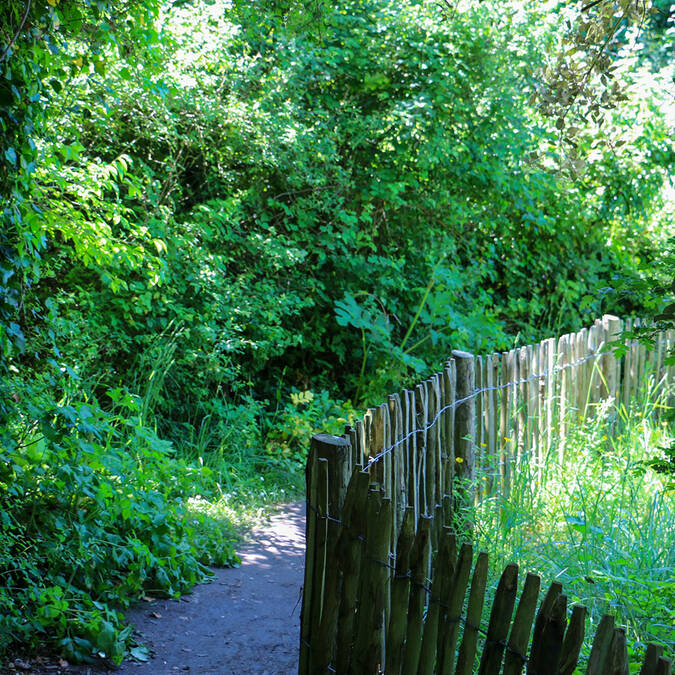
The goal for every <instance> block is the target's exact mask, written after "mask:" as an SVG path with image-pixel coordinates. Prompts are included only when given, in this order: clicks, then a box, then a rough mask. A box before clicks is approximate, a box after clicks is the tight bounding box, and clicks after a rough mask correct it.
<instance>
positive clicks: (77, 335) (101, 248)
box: [0, 0, 675, 663]
mask: <svg viewBox="0 0 675 675" xmlns="http://www.w3.org/2000/svg"><path fill="white" fill-rule="evenodd" d="M655 4H658V5H659V7H660V8H661V10H662V11H666V13H667V7H665V5H666V4H667V3H655ZM8 5H9V9H8V10H7V11H6V12H5V13H4V14H3V17H2V18H1V19H0V70H1V74H2V77H1V79H0V128H1V129H2V135H1V137H0V144H1V146H2V147H0V190H1V191H2V194H3V197H4V201H3V210H2V214H1V219H2V224H1V225H0V442H1V444H2V445H1V448H0V560H1V563H0V575H1V576H2V580H3V583H2V584H1V585H0V654H1V653H3V652H7V651H9V650H12V649H17V648H18V647H21V648H22V649H30V648H36V647H38V646H39V645H42V644H44V643H47V644H48V647H49V648H51V649H55V650H58V651H60V652H61V653H63V654H65V655H67V656H68V657H69V658H72V659H77V660H88V659H91V658H94V657H96V656H97V655H98V656H103V657H105V658H107V659H110V660H111V661H112V662H114V663H117V662H119V661H120V660H121V658H122V656H123V654H124V652H125V650H127V649H129V648H131V647H132V646H133V645H132V642H131V637H130V634H129V630H128V629H127V628H124V626H123V623H122V617H121V614H120V611H121V610H124V608H125V607H127V606H128V604H129V602H130V601H132V600H133V599H134V598H138V597H139V596H141V595H143V594H144V593H149V592H152V593H166V594H169V595H171V594H178V593H181V592H183V591H184V590H185V589H186V588H188V587H189V585H191V584H193V583H195V582H197V581H200V580H203V579H204V578H205V576H206V574H207V571H206V568H205V567H204V565H205V564H211V563H216V564H233V563H236V556H235V553H234V548H233V546H234V544H233V536H234V535H233V532H232V530H231V528H230V526H229V525H228V523H227V518H226V519H223V517H222V516H223V513H225V514H227V515H231V514H233V513H236V511H237V510H238V509H243V508H245V504H246V503H248V504H250V502H251V500H252V499H253V498H255V499H258V500H259V499H269V498H272V497H274V496H275V495H276V496H277V497H278V496H279V495H281V494H282V492H281V491H282V490H285V491H286V492H285V494H288V492H289V491H292V490H294V489H296V487H295V486H297V485H298V484H299V482H300V471H299V469H300V467H301V466H302V462H303V458H304V452H305V447H306V442H307V437H308V435H309V434H310V433H311V432H312V431H313V430H314V429H317V428H321V429H322V430H335V431H339V430H340V429H341V427H343V426H344V424H345V422H346V420H348V419H349V417H350V415H353V414H354V411H355V409H357V408H361V407H363V406H364V405H366V404H368V403H369V402H371V401H379V400H381V399H382V398H383V396H384V395H385V394H386V393H388V392H389V391H390V390H393V388H394V387H395V386H398V385H399V384H401V383H405V382H407V381H410V380H412V379H418V378H419V377H420V376H422V375H424V374H425V373H426V372H427V371H429V370H430V369H432V368H433V367H434V364H435V363H436V362H438V361H439V360H440V359H442V358H443V357H445V356H446V355H447V354H448V353H449V351H450V350H451V349H452V348H458V347H460V348H465V349H469V350H474V351H482V350H487V349H504V348H507V347H510V346H512V345H514V344H516V343H517V344H524V343H527V342H529V341H530V340H532V339H535V338H537V337H540V336H544V335H551V334H558V333H561V332H563V331H566V330H571V329H573V328H576V327H578V326H579V325H580V324H583V323H584V322H585V321H586V320H588V319H589V318H595V316H598V315H600V314H601V313H603V312H605V311H612V312H614V313H617V314H621V315H627V314H631V313H638V314H639V313H643V312H652V313H653V312H654V311H656V309H655V304H654V299H653V298H652V297H651V293H650V289H651V286H650V285H646V286H642V287H640V286H639V281H640V279H643V278H645V275H650V274H653V271H652V270H653V269H654V266H656V267H655V269H657V270H662V269H663V265H661V266H659V265H660V260H661V258H660V256H661V253H662V252H663V250H664V242H665V241H666V240H667V239H668V237H669V236H671V235H672V231H671V229H672V228H671V229H669V227H670V226H669V224H670V223H671V222H672V215H673V209H672V199H671V198H672V185H671V184H670V182H669V178H668V176H669V175H670V173H671V172H672V168H673V162H674V160H675V151H674V149H673V144H672V132H673V124H674V119H673V109H672V102H669V100H668V99H667V97H666V93H665V92H666V91H667V86H668V83H670V82H671V80H672V72H673V65H672V62H671V57H670V56H669V52H668V48H669V47H668V46H670V48H671V49H672V40H673V31H674V30H675V27H673V25H672V22H669V21H667V20H662V21H660V22H659V21H656V22H655V23H654V25H653V26H651V27H650V33H649V34H650V36H651V37H650V40H644V42H643V43H641V44H642V47H641V49H640V50H633V51H630V50H627V49H624V48H625V47H626V45H628V43H629V38H630V35H629V33H630V31H629V30H628V29H627V30H626V31H617V32H616V33H615V35H614V39H615V41H616V45H617V48H616V49H614V50H613V51H611V52H609V53H608V58H610V59H612V60H613V61H612V64H613V65H616V68H617V69H618V70H617V74H616V75H612V76H613V77H614V76H617V77H618V75H619V74H620V76H621V78H622V82H623V84H624V85H625V86H624V87H623V88H622V97H621V99H620V100H616V101H612V104H611V106H610V105H608V106H603V108H602V111H601V115H599V116H598V117H597V119H596V118H592V119H591V118H589V119H587V120H585V121H583V120H582V121H581V122H578V124H579V126H578V127H577V128H575V130H574V131H570V129H569V128H568V127H566V133H567V134H568V136H570V138H571V142H572V143H573V144H574V157H573V158H572V161H573V162H576V163H573V165H572V168H573V169H574V172H575V175H577V180H575V181H573V182H572V181H570V180H568V178H567V177H566V174H561V173H560V172H559V171H556V167H558V166H559V165H560V157H559V141H560V139H559V135H560V134H559V131H560V130H559V129H556V124H555V121H551V120H550V119H549V118H548V117H546V116H543V115H542V114H541V113H542V110H541V106H540V99H539V98H537V96H538V93H537V92H540V89H538V87H540V79H539V73H538V70H537V69H536V68H535V67H533V65H532V64H541V63H542V61H545V60H546V59H547V58H548V56H547V55H549V54H550V55H552V56H551V59H553V60H554V59H555V56H554V55H555V53H556V49H557V46H558V45H559V44H560V43H561V40H562V37H561V35H562V34H561V31H562V30H563V29H562V28H561V21H562V20H563V19H564V18H565V16H566V11H563V8H560V7H557V6H551V3H545V2H532V3H527V7H524V6H523V5H522V3H517V2H506V3H504V2H501V3H497V2H493V1H492V0H486V1H484V2H475V3H474V2H460V3H457V4H456V5H455V4H454V3H450V4H449V9H448V11H447V12H446V11H444V10H441V9H439V6H438V4H437V3H434V2H413V1H412V0H411V1H404V2H392V1H391V0H344V1H341V2H338V3H333V4H328V3H323V2H320V1H317V2H314V3H309V4H307V3H295V2H277V1H276V0H254V1H251V2H240V1H239V0H232V1H231V2H227V1H226V0H174V1H173V2H168V1H167V2H162V1H160V0H127V1H122V0H98V1H97V2H92V1H90V0H72V1H71V0H68V1H66V0H33V1H28V0H26V1H25V2H24V0H11V2H9V3H8ZM662 5H663V7H661V6H662ZM612 72H614V71H612ZM543 112H546V111H545V110H544V111H543ZM605 122H606V123H607V124H610V123H611V124H613V125H614V126H615V127H616V128H618V129H620V130H621V137H620V138H618V137H614V138H612V142H611V143H610V144H607V143H606V142H603V124H605ZM575 123H576V122H575ZM566 142H567V141H566ZM569 156H570V153H569V147H568V148H567V149H566V150H565V157H567V159H569ZM563 161H564V160H563ZM669 191H670V192H669ZM666 276H667V272H666ZM617 279H624V280H626V279H632V280H633V281H634V282H636V283H638V285H637V286H634V287H636V288H639V289H640V290H639V291H637V292H633V293H631V294H629V295H626V294H624V295H620V294H619V295H613V294H611V293H607V292H605V290H606V289H607V288H611V287H616V286H617V283H616V282H617ZM636 280H637V281H636ZM661 282H663V279H661V280H660V283H661ZM261 493H263V494H262V497H261ZM211 507H213V508H211ZM136 653H137V655H140V652H138V650H137V652H136Z"/></svg>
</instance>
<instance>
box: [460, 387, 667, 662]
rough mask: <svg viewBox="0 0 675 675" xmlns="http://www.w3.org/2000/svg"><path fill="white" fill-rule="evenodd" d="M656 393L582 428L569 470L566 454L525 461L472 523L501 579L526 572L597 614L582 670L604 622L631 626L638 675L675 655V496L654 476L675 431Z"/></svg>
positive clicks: (472, 513) (568, 441)
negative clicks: (649, 658) (511, 567)
mask: <svg viewBox="0 0 675 675" xmlns="http://www.w3.org/2000/svg"><path fill="white" fill-rule="evenodd" d="M657 391H658V390H657V388H656V387H655V386H654V382H653V380H652V381H651V382H650V383H649V384H648V385H647V386H646V387H645V388H644V390H643V391H642V392H641V395H640V396H639V397H638V399H637V400H636V401H635V402H634V404H633V405H632V406H631V408H630V410H626V409H625V408H624V407H623V406H622V405H614V404H613V403H612V402H611V401H610V402H603V403H601V404H599V405H598V406H596V407H595V409H594V410H593V411H591V414H590V415H589V416H588V417H587V418H586V421H585V422H582V421H580V420H579V418H577V423H576V424H573V425H572V429H571V431H570V433H569V435H568V436H567V438H565V439H564V441H563V442H564V453H563V454H564V460H563V461H562V462H560V461H559V460H558V453H559V449H560V448H559V447H553V448H551V450H550V452H549V453H548V455H547V457H545V458H544V460H543V462H540V463H538V462H536V461H535V459H534V458H533V457H530V456H527V455H525V456H524V457H523V458H522V459H521V461H520V462H519V464H518V467H517V470H515V471H514V472H513V483H512V486H511V488H510V490H508V491H507V492H505V493H500V492H499V491H498V489H497V488H495V489H494V491H493V493H492V494H491V495H490V496H488V498H486V499H484V500H482V501H481V502H480V503H479V505H478V506H476V507H475V508H472V509H470V510H469V512H468V513H465V514H464V517H466V518H467V519H470V520H471V521H472V522H473V532H474V536H475V540H476V545H477V547H479V548H481V549H483V550H487V551H488V552H489V554H490V558H491V561H492V563H491V570H492V573H493V574H497V573H499V572H501V570H502V569H503V568H504V566H505V565H506V564H507V563H509V562H517V563H518V564H519V566H520V568H521V569H522V570H524V571H527V572H533V573H536V574H539V575H540V576H541V578H542V584H543V585H544V586H546V585H547V584H550V583H551V582H552V581H560V582H561V583H562V584H563V588H564V592H565V593H566V594H567V595H568V604H569V605H571V604H572V603H581V604H583V605H585V606H586V607H587V608H588V609H589V621H588V624H587V630H586V635H587V640H586V644H585V646H584V650H583V651H582V663H583V662H584V660H585V659H587V657H588V654H589V650H590V637H591V636H592V635H594V633H595V629H596V627H597V624H598V621H599V620H600V618H601V616H602V614H603V613H610V614H613V615H614V616H615V617H616V619H617V624H618V625H625V626H626V627H627V634H628V643H629V645H630V654H629V655H630V659H631V672H637V671H638V670H639V664H640V662H641V658H642V654H643V652H644V647H645V645H646V643H648V642H656V643H658V644H660V645H662V646H663V647H664V650H665V653H666V655H668V656H670V657H671V658H672V657H673V656H674V655H675V492H674V491H673V489H672V488H673V486H672V481H671V478H672V477H669V476H667V475H664V474H662V473H658V472H657V471H655V470H654V469H653V468H652V467H651V466H650V464H652V463H653V460H654V458H655V457H659V456H660V455H661V454H662V453H663V448H666V447H668V446H670V444H671V441H672V429H670V428H669V426H668V424H667V422H666V421H665V419H664V414H663V413H664V412H665V411H666V409H667V405H666V401H667V395H666V394H665V393H660V394H659V393H657ZM481 478H482V477H481ZM496 484H497V482H496ZM522 577H523V578H524V574H523V575H522ZM493 582H494V585H495V586H496V578H495V579H493Z"/></svg>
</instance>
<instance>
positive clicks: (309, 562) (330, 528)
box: [298, 434, 351, 673]
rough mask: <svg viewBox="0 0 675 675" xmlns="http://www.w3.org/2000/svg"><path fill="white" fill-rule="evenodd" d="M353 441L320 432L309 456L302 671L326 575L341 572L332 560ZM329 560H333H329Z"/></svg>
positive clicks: (305, 668)
mask: <svg viewBox="0 0 675 675" xmlns="http://www.w3.org/2000/svg"><path fill="white" fill-rule="evenodd" d="M350 459H351V445H350V443H349V441H348V440H347V439H345V438H342V437H340V436H331V435H329V434H317V435H316V436H314V437H313V438H312V442H311V445H310V449H309V457H308V459H307V468H306V481H307V510H306V531H305V539H306V553H305V581H304V584H303V601H302V612H301V618H300V626H301V628H300V666H299V670H298V672H299V673H308V672H309V667H310V661H311V645H312V638H313V637H314V638H317V637H318V636H317V632H318V628H319V625H320V622H321V615H322V610H323V598H324V591H325V588H326V576H327V575H328V576H329V579H328V581H329V582H330V583H333V580H331V579H330V575H333V574H339V570H338V569H337V567H336V566H335V565H334V564H332V561H333V559H334V556H335V549H336V546H337V541H338V537H339V534H340V516H341V511H342V505H343V503H344V498H345V493H346V491H347V481H348V480H349V464H350ZM327 561H329V563H330V564H328V565H327V564H326V562H327Z"/></svg>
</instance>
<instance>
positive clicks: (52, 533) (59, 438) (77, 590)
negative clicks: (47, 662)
mask: <svg viewBox="0 0 675 675" xmlns="http://www.w3.org/2000/svg"><path fill="white" fill-rule="evenodd" d="M54 366H55V368H54V371H55V373H56V374H55V375H54V376H53V379H52V381H51V382H48V383H42V384H43V386H38V385H34V386H33V387H28V386H27V385H22V384H21V383H20V382H19V381H18V378H12V380H11V381H10V382H9V383H5V384H3V391H2V394H3V396H7V395H8V391H9V390H10V387H11V391H13V392H14V394H13V395H14V397H15V398H16V399H18V403H17V407H16V411H15V412H16V415H17V418H16V419H17V422H16V423H13V424H10V426H9V428H5V430H4V432H5V435H4V437H3V452H2V456H1V460H2V463H1V465H0V466H1V468H0V488H1V494H2V501H1V503H0V504H1V508H0V513H1V521H0V542H1V546H0V556H1V557H2V563H1V567H2V569H3V588H2V592H0V606H1V608H2V611H1V612H0V614H1V615H2V618H1V619H0V635H1V636H2V637H1V638H0V640H1V644H0V648H1V649H2V650H6V649H7V648H9V647H15V646H16V645H17V644H21V645H22V647H23V648H24V649H26V648H30V647H34V646H36V645H37V644H40V643H47V644H48V645H49V646H50V647H52V648H55V649H58V650H59V651H60V652H61V653H63V654H64V655H65V656H66V657H67V658H69V659H73V660H77V661H82V660H84V661H89V660H91V659H92V658H95V657H100V658H106V659H108V660H110V661H111V662H112V663H119V662H120V661H121V659H122V656H123V654H124V652H125V650H126V649H127V647H128V646H129V641H130V637H131V630H130V629H129V628H125V627H124V625H123V623H122V618H123V617H122V615H121V613H120V611H119V610H120V609H124V608H126V607H128V605H129V603H130V601H131V600H133V599H134V598H138V597H139V596H141V595H143V594H144V593H158V594H165V595H173V596H175V595H178V594H180V593H182V592H184V591H186V590H187V589H188V588H189V587H190V586H191V585H193V584H194V583H196V582H200V581H205V580H206V579H207V578H208V574H209V573H208V570H207V569H206V568H205V567H204V563H213V562H215V563H217V564H233V563H235V562H236V561H237V558H236V556H235V554H234V549H233V534H232V532H231V531H223V528H222V526H221V525H219V524H217V523H215V522H214V523H204V522H202V523H200V524H199V525H200V527H197V528H195V523H194V522H193V519H192V518H191V517H189V514H188V511H187V509H186V506H185V501H186V498H187V496H189V495H190V494H191V493H192V491H193V490H194V489H196V488H197V489H199V488H200V486H201V489H202V490H208V489H211V490H213V489H214V480H213V474H212V472H211V471H210V470H208V469H206V468H190V467H189V466H186V465H185V464H184V463H182V462H177V461H176V460H175V459H174V458H173V455H174V451H173V448H172V447H171V445H170V444H169V443H167V442H165V441H161V440H160V439H159V438H158V437H157V436H156V434H155V433H154V432H153V430H152V429H151V428H149V427H147V426H143V424H142V420H141V418H140V411H141V408H142V402H141V400H140V399H139V397H137V396H133V395H131V394H130V393H129V392H128V391H127V390H123V389H119V388H118V389H116V390H111V391H110V392H108V396H109V398H110V399H111V400H112V402H113V405H112V407H111V409H110V410H109V411H108V412H106V411H104V410H102V409H101V407H100V406H99V404H98V402H97V401H96V400H95V399H88V400H78V399H76V398H73V397H72V395H70V394H69V393H68V391H67V390H69V389H71V388H72V387H73V382H72V380H71V378H70V376H68V375H59V374H58V370H57V368H56V364H54ZM44 384H47V386H44ZM8 385H9V386H8ZM53 387H58V388H59V389H61V390H62V391H63V396H62V398H61V399H60V401H59V402H58V403H54V402H53V401H52V400H51V395H50V389H51V388H53ZM23 401H25V403H23Z"/></svg>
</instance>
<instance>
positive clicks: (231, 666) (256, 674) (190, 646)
mask: <svg viewBox="0 0 675 675" xmlns="http://www.w3.org/2000/svg"><path fill="white" fill-rule="evenodd" d="M239 555H240V556H241V567H238V568H236V569H217V570H215V573H216V575H215V578H214V579H213V581H212V582H211V583H210V584H205V585H201V586H196V587H195V589H194V592H193V593H192V594H190V595H187V596H184V597H183V598H182V599H181V600H156V601H154V602H151V603H143V605H142V606H140V607H138V608H137V609H135V610H132V611H131V612H129V614H128V619H129V621H130V623H132V624H134V625H135V626H136V629H137V630H138V632H139V633H140V635H141V638H142V641H143V642H144V643H145V644H146V645H147V646H148V647H150V649H151V650H153V651H154V653H155V657H154V658H153V659H151V660H150V661H149V662H148V663H142V664H139V663H132V662H126V663H123V664H122V667H121V668H120V669H119V670H117V671H116V672H117V673H128V674H130V675H151V674H152V675H155V674H157V675H161V674H162V673H170V674H173V673H177V672H192V673H200V674H201V673H214V674H217V675H231V674H233V673H234V674H236V675H295V673H296V672H297V669H298V645H299V640H300V637H299V636H300V628H299V627H300V602H299V598H300V590H301V587H302V581H303V567H304V505H303V504H292V505H289V506H285V507H283V509H282V510H281V511H280V512H278V513H277V514H275V515H273V516H272V518H271V520H270V523H269V524H268V525H265V526H264V527H261V528H260V529H258V530H256V531H254V532H253V533H252V535H251V543H250V544H246V545H245V546H244V547H242V548H241V550H240V551H239Z"/></svg>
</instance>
